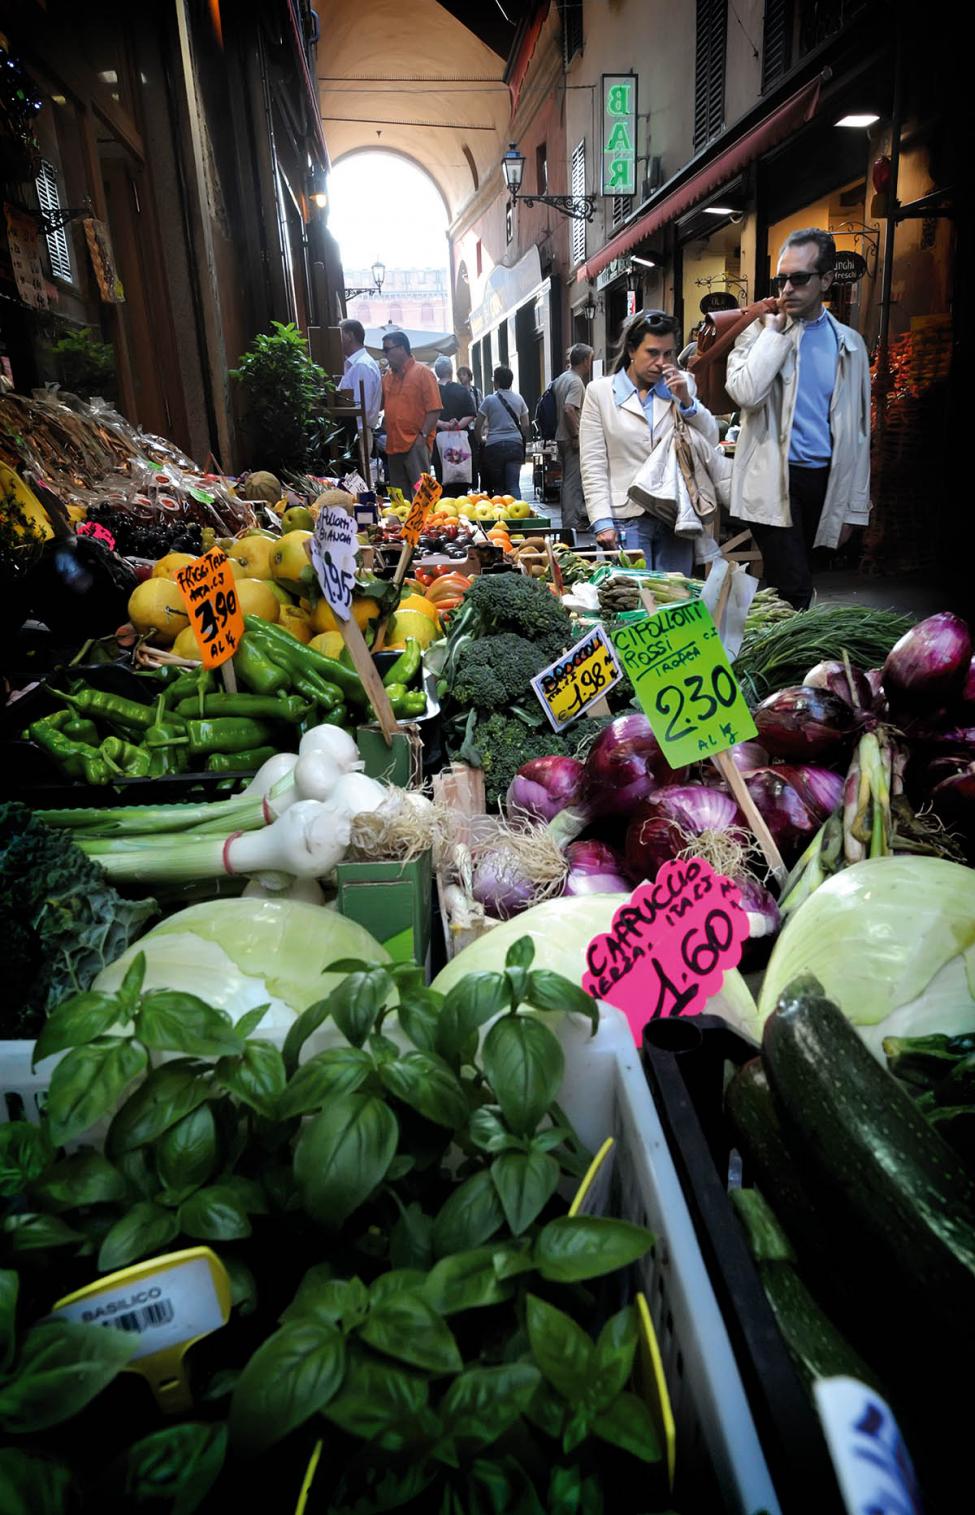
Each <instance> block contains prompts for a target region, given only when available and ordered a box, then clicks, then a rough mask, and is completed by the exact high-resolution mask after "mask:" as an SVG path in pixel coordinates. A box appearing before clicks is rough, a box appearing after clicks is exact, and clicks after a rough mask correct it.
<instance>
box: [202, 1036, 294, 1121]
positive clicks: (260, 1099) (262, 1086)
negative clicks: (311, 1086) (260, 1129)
mask: <svg viewBox="0 0 975 1515" xmlns="http://www.w3.org/2000/svg"><path fill="white" fill-rule="evenodd" d="M215 1079H216V1082H217V1083H218V1084H219V1085H220V1087H221V1089H227V1090H229V1092H230V1093H231V1094H233V1095H236V1097H237V1099H239V1100H241V1101H242V1102H243V1103H244V1104H245V1105H249V1106H250V1107H251V1109H252V1110H256V1111H257V1113H258V1115H263V1116H265V1117H266V1118H267V1119H268V1120H275V1119H276V1118H277V1102H278V1098H279V1097H280V1095H281V1094H283V1093H284V1086H285V1082H286V1079H287V1074H286V1073H285V1069H284V1058H283V1057H282V1055H281V1053H280V1052H279V1051H278V1049H277V1047H275V1046H274V1045H273V1043H271V1042H248V1043H247V1045H246V1046H245V1048H244V1050H243V1052H242V1053H241V1054H240V1056H239V1057H222V1058H221V1059H220V1061H219V1062H218V1063H217V1067H216V1073H215Z"/></svg>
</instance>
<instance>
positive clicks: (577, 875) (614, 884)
mask: <svg viewBox="0 0 975 1515" xmlns="http://www.w3.org/2000/svg"><path fill="white" fill-rule="evenodd" d="M565 860H566V862H567V863H568V865H569V877H568V880H567V881H566V885H565V890H564V893H565V894H629V892H630V890H631V888H632V887H633V886H632V885H631V883H630V881H629V879H628V878H627V877H626V875H625V873H624V871H623V859H622V858H621V857H620V856H619V854H618V853H616V852H614V851H613V849H612V847H607V845H606V843H605V842H595V841H589V842H572V843H571V845H570V846H569V847H567V848H566V852H565Z"/></svg>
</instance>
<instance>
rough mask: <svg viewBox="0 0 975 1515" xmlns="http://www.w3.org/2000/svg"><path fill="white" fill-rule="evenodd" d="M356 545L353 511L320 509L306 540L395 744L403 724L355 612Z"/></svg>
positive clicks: (378, 714) (389, 741) (365, 683)
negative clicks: (396, 734)
mask: <svg viewBox="0 0 975 1515" xmlns="http://www.w3.org/2000/svg"><path fill="white" fill-rule="evenodd" d="M356 545H357V544H356V529H355V517H354V515H353V514H352V511H351V510H346V509H345V508H344V507H343V506H341V505H323V506H322V508H321V509H320V510H319V512H318V519H317V520H316V522H315V530H314V533H313V535H312V539H311V541H310V543H307V544H306V546H307V548H308V554H309V556H310V558H311V561H312V566H313V567H314V569H315V574H316V576H317V578H318V582H319V584H320V586H321V590H322V593H323V594H324V596H325V598H326V600H327V601H328V603H329V605H330V606H331V607H332V610H333V611H334V613H335V619H336V620H337V621H338V624H339V630H340V631H341V633H342V637H343V640H344V642H345V645H346V647H348V649H349V656H350V657H351V659H352V662H353V664H354V666H355V671H356V673H357V674H358V675H359V677H360V679H361V680H362V687H363V689H364V690H365V691H366V694H367V695H368V696H369V703H370V705H371V706H372V708H373V710H374V711H375V712H376V720H377V721H378V722H379V727H380V730H381V731H382V734H383V739H384V741H385V743H386V746H387V747H391V746H392V744H393V734H394V733H395V732H397V731H399V730H401V729H402V728H401V727H400V725H399V723H398V722H397V720H396V717H395V716H394V714H393V707H392V705H391V704H390V703H389V695H388V694H387V693H386V691H385V689H384V688H383V681H382V679H381V678H380V677H379V674H378V672H377V671H376V665H375V663H374V662H373V660H372V653H371V652H370V651H369V648H368V647H367V646H366V641H365V637H364V636H363V635H362V632H361V630H360V629H359V623H358V622H357V621H356V619H355V617H354V616H353V614H352V593H353V590H354V588H355V555H356Z"/></svg>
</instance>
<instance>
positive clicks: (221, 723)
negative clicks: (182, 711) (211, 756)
mask: <svg viewBox="0 0 975 1515" xmlns="http://www.w3.org/2000/svg"><path fill="white" fill-rule="evenodd" d="M186 735H187V736H188V737H189V741H190V754H191V756H193V757H202V756H203V755H204V754H205V753H209V752H246V751H247V749H248V748H249V747H263V746H264V744H265V743H266V742H267V740H268V738H269V737H270V735H271V732H270V729H269V727H268V726H267V725H266V724H264V723H263V722H262V721H253V720H250V719H249V718H248V717H247V716H236V715H234V716H230V715H228V716H215V717H214V718H213V719H212V720H205V721H187V723H186Z"/></svg>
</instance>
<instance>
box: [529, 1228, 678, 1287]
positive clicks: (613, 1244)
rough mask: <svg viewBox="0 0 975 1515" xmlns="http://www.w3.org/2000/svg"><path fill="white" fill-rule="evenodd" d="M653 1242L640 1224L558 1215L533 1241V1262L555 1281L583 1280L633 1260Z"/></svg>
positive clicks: (610, 1271) (571, 1282)
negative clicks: (534, 1241)
mask: <svg viewBox="0 0 975 1515" xmlns="http://www.w3.org/2000/svg"><path fill="white" fill-rule="evenodd" d="M652 1245H653V1237H652V1235H651V1234H650V1232H649V1231H646V1230H644V1228H643V1227H642V1226H634V1225H631V1224H630V1222H629V1221H628V1220H610V1219H608V1218H603V1217H601V1216H598V1215H575V1216H572V1215H561V1216H559V1218H558V1220H551V1221H549V1223H548V1225H547V1226H546V1227H545V1228H544V1230H543V1231H542V1232H541V1234H540V1236H539V1238H538V1240H537V1241H536V1243H535V1265H536V1267H537V1268H538V1271H539V1273H541V1275H542V1277H543V1278H547V1279H551V1280H552V1281H553V1282H555V1283H564V1284H576V1283H583V1282H584V1281H585V1280H586V1279H588V1278H600V1277H602V1275H603V1274H604V1273H615V1272H616V1270H617V1268H625V1267H626V1266H627V1264H628V1263H631V1262H636V1260H637V1258H638V1257H642V1256H643V1255H644V1253H645V1252H648V1251H649V1250H650V1248H651V1247H652Z"/></svg>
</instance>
